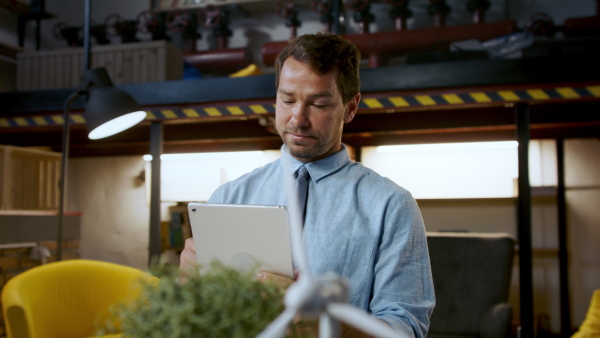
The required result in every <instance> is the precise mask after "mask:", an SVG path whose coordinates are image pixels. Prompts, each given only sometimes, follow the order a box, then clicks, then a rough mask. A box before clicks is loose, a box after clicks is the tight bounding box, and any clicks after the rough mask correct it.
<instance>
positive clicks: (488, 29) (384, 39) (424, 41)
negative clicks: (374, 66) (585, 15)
mask: <svg viewBox="0 0 600 338" xmlns="http://www.w3.org/2000/svg"><path fill="white" fill-rule="evenodd" d="M516 31H517V26H516V23H515V22H514V21H512V20H508V21H498V22H491V23H482V24H478V25H477V26H475V25H463V26H443V27H433V28H426V29H418V30H402V31H390V32H376V33H369V34H353V35H342V37H343V38H345V39H347V40H349V41H351V42H352V43H354V44H355V45H356V47H357V48H358V50H359V51H360V53H361V54H362V55H363V57H367V56H368V55H369V54H371V53H389V54H395V55H402V54H405V53H407V52H411V51H421V50H426V49H427V48H430V47H431V46H434V45H439V44H441V43H446V42H447V43H449V42H453V41H462V40H469V39H478V40H481V41H485V40H489V39H493V38H496V37H499V36H503V35H508V34H512V33H514V32H516ZM287 43H288V42H287V41H271V42H267V43H265V44H264V45H263V48H262V57H263V62H264V63H265V65H266V66H272V65H273V63H274V62H275V58H276V57H277V54H279V52H280V51H281V50H282V49H283V48H284V47H285V46H286V45H287Z"/></svg>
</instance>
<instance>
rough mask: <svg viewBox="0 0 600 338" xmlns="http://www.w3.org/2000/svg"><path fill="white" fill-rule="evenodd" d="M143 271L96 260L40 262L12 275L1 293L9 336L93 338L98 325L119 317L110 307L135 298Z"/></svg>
mask: <svg viewBox="0 0 600 338" xmlns="http://www.w3.org/2000/svg"><path fill="white" fill-rule="evenodd" d="M154 278H155V277H153V276H151V275H149V274H147V273H145V272H144V271H142V270H139V269H135V268H131V267H127V266H122V265H118V264H113V263H107V262H100V261H92V260H83V259H75V260H67V261H60V262H54V263H49V264H46V265H41V266H39V267H35V268H33V269H30V270H27V271H25V272H23V273H21V274H19V275H17V276H15V277H13V278H12V279H11V280H10V281H8V283H7V284H6V285H5V287H4V289H3V291H2V310H3V312H4V318H5V321H6V328H7V333H8V337H9V338H11V337H14V338H21V337H28V338H29V337H30V338H35V337H44V338H52V337H56V338H59V337H61V338H69V337H91V336H94V335H95V333H96V330H97V327H96V325H98V324H102V323H111V324H113V325H116V327H118V325H119V323H118V321H115V319H114V318H111V313H110V310H111V307H112V306H114V305H117V304H126V302H128V301H131V300H133V299H135V298H136V297H137V296H138V295H139V293H140V291H141V286H142V283H141V282H142V281H148V282H152V280H153V279H154Z"/></svg>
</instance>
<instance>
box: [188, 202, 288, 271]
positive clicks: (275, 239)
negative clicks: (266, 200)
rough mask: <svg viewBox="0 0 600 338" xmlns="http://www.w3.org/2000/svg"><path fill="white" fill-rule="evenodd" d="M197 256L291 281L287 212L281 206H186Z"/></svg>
mask: <svg viewBox="0 0 600 338" xmlns="http://www.w3.org/2000/svg"><path fill="white" fill-rule="evenodd" d="M188 212H189V216H190V225H191V228H192V236H193V237H194V243H195V244H196V255H197V257H198V263H199V264H200V265H201V266H209V265H210V263H211V262H212V261H213V260H217V261H220V262H221V263H223V264H225V265H229V266H232V267H234V268H236V269H239V270H248V269H252V268H254V267H257V266H258V269H259V270H261V271H268V272H272V273H276V274H278V275H282V276H286V277H289V278H292V279H293V278H294V267H293V264H292V248H291V241H290V230H289V225H288V223H289V222H288V212H287V209H286V208H285V207H283V206H264V205H239V204H207V203H189V204H188Z"/></svg>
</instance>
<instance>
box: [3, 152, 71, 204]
mask: <svg viewBox="0 0 600 338" xmlns="http://www.w3.org/2000/svg"><path fill="white" fill-rule="evenodd" d="M61 158H62V154H61V153H56V152H51V151H43V150H37V149H28V148H21V147H13V146H0V209H3V210H58V208H59V196H60V195H59V187H58V182H59V180H60V164H61V163H60V162H61Z"/></svg>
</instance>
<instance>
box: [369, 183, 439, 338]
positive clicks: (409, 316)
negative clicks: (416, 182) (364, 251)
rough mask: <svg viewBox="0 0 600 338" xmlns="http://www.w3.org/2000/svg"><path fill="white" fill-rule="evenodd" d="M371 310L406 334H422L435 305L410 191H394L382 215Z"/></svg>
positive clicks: (422, 236)
mask: <svg viewBox="0 0 600 338" xmlns="http://www.w3.org/2000/svg"><path fill="white" fill-rule="evenodd" d="M383 222H384V224H383V231H382V233H381V238H380V241H379V243H380V244H379V248H378V250H377V257H376V260H375V265H374V280H373V291H372V298H371V302H370V310H371V312H372V314H373V316H374V317H375V318H378V319H381V320H383V321H385V322H387V323H388V324H389V325H391V326H392V327H393V328H394V329H395V330H396V331H397V332H399V333H400V332H402V333H404V336H407V337H412V336H414V337H425V336H427V331H428V328H429V318H430V317H431V314H432V312H433V308H434V306H435V294H434V289H433V280H432V277H431V266H430V262H429V251H428V248H427V237H426V233H425V226H424V224H423V219H422V217H421V212H420V210H419V207H418V205H417V203H416V201H415V200H414V198H413V197H412V196H411V195H410V193H408V192H406V191H405V193H404V194H397V195H395V196H394V197H393V198H392V199H391V200H390V203H389V205H388V207H387V210H386V215H385V217H384V219H383Z"/></svg>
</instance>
